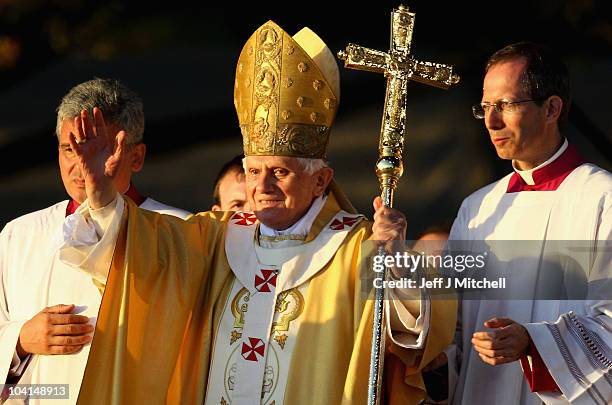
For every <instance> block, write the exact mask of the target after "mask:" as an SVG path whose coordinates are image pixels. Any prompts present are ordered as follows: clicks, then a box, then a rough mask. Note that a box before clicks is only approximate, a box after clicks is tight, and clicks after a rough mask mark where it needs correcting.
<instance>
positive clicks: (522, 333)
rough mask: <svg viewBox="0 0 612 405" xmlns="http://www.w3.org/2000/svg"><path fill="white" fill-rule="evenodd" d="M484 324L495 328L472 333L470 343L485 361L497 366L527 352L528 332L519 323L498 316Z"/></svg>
mask: <svg viewBox="0 0 612 405" xmlns="http://www.w3.org/2000/svg"><path fill="white" fill-rule="evenodd" d="M484 326H485V327H486V328H494V329H495V330H493V331H490V332H476V333H474V334H473V335H472V344H473V345H474V350H476V351H477V352H478V355H479V356H480V358H481V359H482V361H484V362H485V363H487V364H490V365H492V366H497V365H499V364H505V363H510V362H513V361H516V360H518V359H520V358H521V357H523V356H525V355H526V354H527V350H528V348H529V333H527V329H525V327H524V326H523V325H521V324H520V323H516V322H515V321H513V320H512V319H510V318H501V317H499V318H493V319H489V320H488V321H486V322H485V323H484Z"/></svg>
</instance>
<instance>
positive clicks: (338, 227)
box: [329, 217, 359, 231]
mask: <svg viewBox="0 0 612 405" xmlns="http://www.w3.org/2000/svg"><path fill="white" fill-rule="evenodd" d="M358 219H359V217H342V220H341V221H340V220H338V219H334V220H333V221H332V223H331V224H330V225H329V227H330V228H331V229H333V230H334V231H343V230H344V229H345V228H350V227H351V226H353V225H354V224H355V222H357V220H358Z"/></svg>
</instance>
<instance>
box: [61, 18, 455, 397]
mask: <svg viewBox="0 0 612 405" xmlns="http://www.w3.org/2000/svg"><path fill="white" fill-rule="evenodd" d="M339 82H340V80H339V72H338V67H337V64H336V62H335V60H334V57H333V55H332V54H331V52H330V51H329V49H328V48H327V47H326V46H325V44H324V43H323V41H321V39H320V38H319V37H318V36H316V35H315V34H314V33H313V32H312V31H310V30H309V29H307V28H304V29H303V30H301V31H300V32H299V33H298V34H296V35H295V36H294V37H291V36H290V35H288V34H287V33H285V32H284V31H283V30H282V29H281V28H280V27H279V26H277V25H276V24H274V23H273V22H271V21H270V22H267V23H266V24H264V25H263V26H261V27H260V28H259V29H258V30H257V31H256V32H255V33H254V34H253V35H252V36H251V38H250V39H249V40H248V41H247V43H246V44H245V46H244V48H243V50H242V53H241V55H240V59H239V60H238V66H237V69H236V82H235V93H234V100H235V107H236V111H237V113H238V119H239V121H240V127H241V130H242V134H243V140H244V153H245V156H246V158H245V162H244V165H245V169H246V178H247V195H248V199H249V203H250V206H251V208H252V209H253V212H254V213H248V212H205V213H201V214H197V215H196V216H195V217H193V218H191V219H190V220H189V221H186V222H184V221H181V220H177V219H174V218H171V217H169V216H164V215H157V214H155V213H151V212H146V211H143V210H140V209H138V208H137V207H136V206H135V205H134V204H133V203H132V202H130V201H129V200H127V199H124V198H123V197H122V196H121V195H119V194H117V192H116V190H115V189H114V188H113V184H112V182H111V178H112V176H113V171H114V167H115V166H116V164H117V162H119V161H121V159H122V154H123V145H124V142H125V140H124V138H123V137H122V135H121V134H119V135H118V136H117V138H116V140H115V144H114V145H112V144H108V143H107V142H108V141H106V139H107V137H105V136H101V135H103V134H104V132H105V125H104V122H103V118H102V116H101V115H100V114H99V111H98V110H94V113H93V115H94V116H93V119H92V117H88V116H87V114H86V113H83V114H82V121H81V130H80V131H78V134H76V136H73V137H72V139H71V146H72V148H73V149H74V150H75V152H76V154H77V155H78V157H79V159H80V164H81V166H82V170H83V173H84V174H85V181H86V189H87V195H88V201H87V202H86V203H85V204H83V205H82V206H81V207H80V208H79V210H78V214H79V215H78V216H77V220H76V221H73V222H72V223H71V224H67V230H66V232H65V234H66V235H67V237H66V240H65V246H64V248H63V250H62V252H61V256H62V258H63V260H65V261H66V262H69V263H71V264H72V265H76V266H79V267H81V268H83V269H87V267H88V266H87V261H88V260H89V259H90V258H91V257H96V258H97V259H98V260H100V257H105V258H106V259H104V260H108V262H109V263H111V264H110V266H109V267H110V269H109V272H108V275H104V277H102V278H103V281H104V283H105V284H106V291H105V294H104V299H103V302H102V305H101V309H100V313H99V316H98V322H97V325H96V328H97V329H96V335H95V339H94V341H93V344H92V348H91V352H90V358H89V363H88V365H87V369H86V371H85V377H84V381H83V385H82V389H81V393H80V396H79V403H81V404H115V403H116V404H119V403H134V404H156V403H173V404H179V403H180V404H201V403H206V404H276V405H278V404H282V403H287V404H289V403H290V404H364V403H365V402H366V400H367V382H368V368H369V359H370V341H371V329H372V326H371V324H372V309H373V302H372V299H371V297H372V294H370V295H368V293H367V291H369V290H370V287H371V286H367V285H362V283H364V278H363V274H360V269H362V266H361V264H360V261H361V255H362V253H363V250H364V249H368V248H367V247H366V246H367V245H362V243H363V242H364V241H366V240H367V239H371V240H378V241H387V240H398V239H399V240H401V239H405V232H406V220H405V218H404V216H403V215H402V214H401V213H400V212H399V211H396V210H394V209H391V208H388V207H384V206H382V204H381V201H380V198H376V199H375V200H374V207H375V210H376V212H375V214H374V223H371V222H369V221H367V220H365V219H364V217H363V216H362V215H359V214H357V213H356V212H355V210H354V209H353V207H352V206H351V204H350V203H349V202H348V200H347V199H346V197H344V195H343V194H342V193H341V192H340V190H339V188H338V186H337V185H336V184H335V183H334V181H333V180H332V177H333V170H332V169H331V168H330V167H328V165H327V163H326V161H325V160H324V157H325V152H326V147H327V142H328V137H329V132H330V129H331V125H332V122H333V120H334V116H335V113H336V110H337V108H338V101H339V94H340V89H339V87H340V86H339ZM100 150H103V151H106V158H105V159H103V160H100V159H96V156H98V154H99V153H100ZM113 251H114V253H113ZM111 257H112V262H111ZM387 293H388V295H389V297H390V298H395V299H390V300H388V301H387V302H386V311H387V312H386V313H387V318H386V319H387V327H388V328H387V330H388V331H389V333H388V336H387V341H388V344H387V362H386V366H385V367H386V373H387V378H388V381H387V382H388V384H387V387H386V395H387V401H388V402H389V403H402V404H416V403H418V402H419V401H420V400H422V399H423V398H425V395H426V394H425V390H424V384H423V380H422V378H421V375H420V369H422V368H423V367H424V366H425V365H426V364H427V363H429V362H430V361H431V359H433V358H434V357H436V356H437V354H438V353H440V352H441V351H442V350H443V349H444V347H445V346H446V345H447V344H448V343H449V342H450V340H451V336H452V333H453V328H454V325H455V309H456V307H455V304H454V303H450V304H449V303H448V302H444V301H440V300H429V299H427V298H426V297H425V295H424V294H423V295H421V294H420V292H419V291H416V292H413V293H412V294H411V293H410V292H406V291H401V292H400V291H388V292H387ZM369 297H370V298H369ZM398 297H401V298H402V300H399V298H398Z"/></svg>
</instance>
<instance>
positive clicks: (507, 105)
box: [472, 98, 541, 120]
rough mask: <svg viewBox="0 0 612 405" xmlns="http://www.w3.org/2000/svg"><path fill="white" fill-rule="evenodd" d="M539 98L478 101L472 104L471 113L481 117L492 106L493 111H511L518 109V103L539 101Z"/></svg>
mask: <svg viewBox="0 0 612 405" xmlns="http://www.w3.org/2000/svg"><path fill="white" fill-rule="evenodd" d="M540 100H541V99H536V98H532V99H529V100H519V101H508V100H497V101H496V102H494V103H480V104H476V105H474V106H472V113H473V114H474V118H476V119H479V120H481V119H483V118H484V117H485V115H486V113H487V110H488V109H490V108H491V107H493V108H494V109H495V111H497V112H498V113H503V112H507V113H512V112H515V111H516V110H517V109H518V105H519V104H522V103H528V102H530V101H540Z"/></svg>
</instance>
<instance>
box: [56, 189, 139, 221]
mask: <svg viewBox="0 0 612 405" xmlns="http://www.w3.org/2000/svg"><path fill="white" fill-rule="evenodd" d="M123 195H126V196H128V197H130V198H131V199H132V201H134V203H136V205H138V206H140V204H142V203H143V202H145V200H146V199H147V197H145V196H143V195H141V194H140V193H139V192H138V190H136V187H135V186H134V184H133V183H130V187H129V188H128V190H127V191H126V192H125V193H124V194H123ZM79 205H81V204H79V203H78V202H76V201H75V200H70V202H69V203H68V206H67V207H66V216H68V215H71V214H74V212H75V211H76V209H77V208H79Z"/></svg>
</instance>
